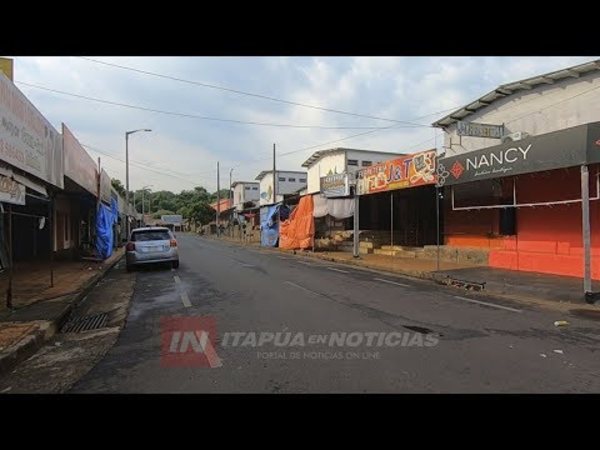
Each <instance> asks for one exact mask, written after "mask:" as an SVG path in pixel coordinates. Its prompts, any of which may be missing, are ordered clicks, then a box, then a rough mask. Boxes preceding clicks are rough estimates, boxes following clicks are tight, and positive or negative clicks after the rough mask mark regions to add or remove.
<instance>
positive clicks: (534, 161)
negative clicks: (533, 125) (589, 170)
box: [438, 122, 600, 186]
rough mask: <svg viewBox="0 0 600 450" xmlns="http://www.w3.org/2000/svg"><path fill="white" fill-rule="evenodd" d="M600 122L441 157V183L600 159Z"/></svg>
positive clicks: (505, 174) (467, 180) (456, 182)
mask: <svg viewBox="0 0 600 450" xmlns="http://www.w3.org/2000/svg"><path fill="white" fill-rule="evenodd" d="M598 139H600V123H598V122H596V123H591V124H585V125H579V126H576V127H572V128H567V129H564V130H560V131H555V132H552V133H547V134H542V135H539V136H530V137H528V138H525V139H522V140H520V141H515V142H512V141H511V142H506V143H504V144H500V145H495V146H492V147H487V148H483V149H481V150H475V151H472V152H467V153H463V154H461V155H457V156H450V157H447V158H440V160H439V162H438V180H439V184H440V186H441V185H453V184H460V183H467V182H469V181H476V180H485V179H491V178H500V177H506V176H510V175H520V174H525V173H533V172H542V171H545V170H553V169H560V168H567V167H575V166H580V165H582V164H586V163H597V162H600V141H598Z"/></svg>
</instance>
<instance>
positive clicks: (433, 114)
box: [233, 107, 456, 167]
mask: <svg viewBox="0 0 600 450" xmlns="http://www.w3.org/2000/svg"><path fill="white" fill-rule="evenodd" d="M454 109H456V107H452V108H446V109H443V110H440V111H436V112H433V113H430V114H426V115H424V116H419V117H417V118H415V119H414V120H419V119H424V118H425V117H430V116H435V115H438V114H442V113H445V112H447V111H452V110H454ZM392 128H395V129H398V128H400V127H398V126H396V125H391V126H389V127H383V128H380V129H377V130H371V131H367V132H363V133H357V134H352V135H350V136H346V137H343V138H341V139H336V140H333V141H329V142H323V143H321V144H317V145H312V146H310V147H303V148H299V149H296V150H291V151H289V152H285V153H280V154H279V155H278V156H286V155H291V154H293V153H299V152H302V151H306V150H311V149H313V148H318V147H323V146H325V145H330V144H335V143H338V142H342V141H346V140H349V139H353V138H355V137H359V136H364V135H367V134H371V133H376V132H379V131H384V130H390V129H392ZM430 140H432V139H428V140H427V141H424V142H423V143H425V142H428V141H430ZM417 145H420V144H416V145H414V146H412V147H409V148H413V147H415V146H417ZM267 159H271V158H270V157H265V158H261V159H256V160H253V161H249V162H247V163H243V164H238V165H236V166H233V167H239V166H241V165H245V164H253V163H256V162H261V161H265V160H267Z"/></svg>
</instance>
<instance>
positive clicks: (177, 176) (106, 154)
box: [81, 144, 199, 186]
mask: <svg viewBox="0 0 600 450" xmlns="http://www.w3.org/2000/svg"><path fill="white" fill-rule="evenodd" d="M81 145H83V146H84V147H86V148H88V149H90V150H93V151H95V152H96V153H100V154H101V155H105V156H108V157H109V158H112V159H115V160H117V161H120V162H123V163H124V162H125V160H124V159H121V158H118V157H116V156H114V154H111V153H110V152H107V151H104V150H100V149H99V148H95V147H92V146H90V145H86V144H81ZM130 164H131V165H132V166H135V167H138V168H140V169H143V170H147V171H150V172H154V173H158V174H160V175H164V176H169V177H173V178H178V179H180V180H183V181H186V182H188V183H190V184H192V185H194V186H199V183H198V182H195V181H192V180H188V179H187V178H183V177H181V176H179V175H175V174H173V173H167V172H165V170H156V169H153V168H150V167H147V166H145V165H143V164H140V163H134V162H131V161H130Z"/></svg>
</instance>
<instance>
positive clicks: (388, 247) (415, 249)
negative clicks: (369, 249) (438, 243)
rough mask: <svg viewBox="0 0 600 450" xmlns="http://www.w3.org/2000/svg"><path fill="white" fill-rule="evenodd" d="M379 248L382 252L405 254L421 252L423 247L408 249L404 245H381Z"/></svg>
mask: <svg viewBox="0 0 600 450" xmlns="http://www.w3.org/2000/svg"><path fill="white" fill-rule="evenodd" d="M381 248H382V249H383V250H402V251H405V252H414V253H416V252H422V251H424V249H423V247H408V246H406V245H394V246H392V245H382V246H381Z"/></svg>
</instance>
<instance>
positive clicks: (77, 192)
mask: <svg viewBox="0 0 600 450" xmlns="http://www.w3.org/2000/svg"><path fill="white" fill-rule="evenodd" d="M62 135H63V150H64V158H65V162H64V166H65V167H64V170H65V185H64V190H63V191H62V192H60V193H59V194H57V198H56V208H55V214H54V217H55V219H54V220H55V223H56V230H55V235H56V237H55V242H56V246H55V250H56V251H57V253H58V255H59V257H61V256H62V257H68V258H74V259H77V258H81V257H91V256H93V255H94V254H95V242H96V208H97V206H98V164H97V163H96V162H94V160H93V159H92V157H91V156H89V155H88V153H87V152H86V151H85V149H84V148H83V146H82V145H81V144H80V143H79V141H78V140H77V138H76V137H75V135H74V134H73V133H72V132H71V130H69V128H68V127H67V126H66V125H65V124H64V123H63V124H62Z"/></svg>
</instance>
